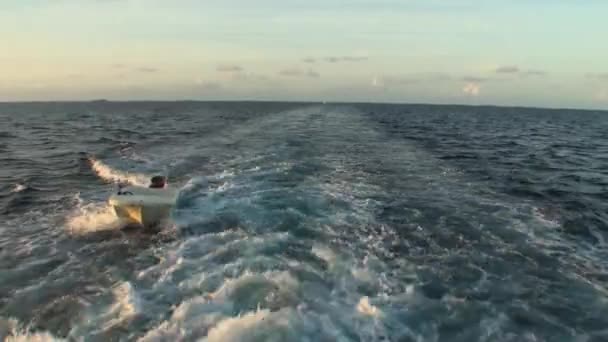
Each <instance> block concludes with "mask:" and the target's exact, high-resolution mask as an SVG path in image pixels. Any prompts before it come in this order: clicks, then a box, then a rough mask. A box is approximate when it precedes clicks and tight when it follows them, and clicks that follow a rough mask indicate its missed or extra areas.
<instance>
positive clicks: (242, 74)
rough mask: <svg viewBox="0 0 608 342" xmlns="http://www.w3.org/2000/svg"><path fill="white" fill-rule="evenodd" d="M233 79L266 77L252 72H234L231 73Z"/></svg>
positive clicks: (259, 78)
mask: <svg viewBox="0 0 608 342" xmlns="http://www.w3.org/2000/svg"><path fill="white" fill-rule="evenodd" d="M232 79H233V80H235V81H267V80H268V77H266V76H265V75H260V74H256V73H252V72H235V73H233V74H232Z"/></svg>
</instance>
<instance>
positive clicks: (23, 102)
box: [0, 98, 608, 113]
mask: <svg viewBox="0 0 608 342" xmlns="http://www.w3.org/2000/svg"><path fill="white" fill-rule="evenodd" d="M167 102H172V103H179V102H200V103H243V102H250V103H251V102H253V103H286V104H289V103H294V104H328V105H329V104H334V105H349V104H350V105H352V104H358V105H365V104H374V105H409V106H437V107H472V108H483V107H491V108H505V109H506V108H514V109H542V110H553V111H564V110H576V111H589V112H607V113H608V108H607V109H600V108H574V107H561V108H560V107H548V106H547V107H544V106H525V105H497V104H462V103H423V102H390V101H327V100H326V101H313V100H300V101H296V100H264V99H252V100H194V99H184V100H109V99H103V98H102V99H93V100H29V101H0V105H2V104H44V103H73V104H76V103H167Z"/></svg>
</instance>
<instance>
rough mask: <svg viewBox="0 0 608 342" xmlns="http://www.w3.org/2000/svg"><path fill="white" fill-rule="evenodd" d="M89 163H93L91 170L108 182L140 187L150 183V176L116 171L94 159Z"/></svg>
mask: <svg viewBox="0 0 608 342" xmlns="http://www.w3.org/2000/svg"><path fill="white" fill-rule="evenodd" d="M89 161H90V162H91V168H92V169H93V171H95V173H96V174H97V176H99V177H100V178H102V179H105V180H107V181H110V182H114V183H128V184H131V185H138V186H148V184H149V182H150V176H147V175H144V174H140V173H131V172H124V171H120V170H116V169H114V168H112V167H111V166H109V165H107V164H104V163H103V162H102V161H100V160H97V159H93V158H91V159H89Z"/></svg>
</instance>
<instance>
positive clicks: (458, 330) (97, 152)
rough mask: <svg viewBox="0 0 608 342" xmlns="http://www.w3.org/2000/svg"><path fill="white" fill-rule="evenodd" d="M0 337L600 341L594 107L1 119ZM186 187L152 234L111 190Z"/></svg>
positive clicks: (57, 112)
mask: <svg viewBox="0 0 608 342" xmlns="http://www.w3.org/2000/svg"><path fill="white" fill-rule="evenodd" d="M0 120H1V122H2V123H3V124H2V125H1V126H0V165H1V167H0V265H1V267H0V337H2V338H4V339H6V340H8V341H29V340H35V341H54V340H58V341H61V340H67V341H466V342H469V341H514V342H515V341H518V342H519V341H552V342H553V341H577V342H583V341H588V342H596V341H607V340H608V245H607V244H606V240H608V113H606V112H593V111H575V110H545V109H522V108H495V107H456V106H424V105H373V104H312V103H308V104H300V103H246V102H243V103H198V102H176V103H144V102H142V103H111V102H96V103H95V102H94V103H30V104H0ZM156 174H164V175H167V176H168V177H169V185H170V186H172V187H176V188H178V189H180V195H179V199H178V202H177V205H176V208H175V210H174V212H173V213H172V221H171V223H169V224H167V225H166V226H165V227H163V231H162V232H161V233H159V234H152V233H148V232H144V231H140V230H124V229H121V228H122V223H121V222H119V221H118V220H117V219H116V217H115V216H114V214H113V212H112V210H111V208H108V207H107V205H106V199H107V197H108V196H109V195H110V194H112V192H114V191H115V189H116V182H130V183H133V184H136V185H137V184H139V185H146V184H147V182H148V179H149V178H150V177H151V176H152V175H156Z"/></svg>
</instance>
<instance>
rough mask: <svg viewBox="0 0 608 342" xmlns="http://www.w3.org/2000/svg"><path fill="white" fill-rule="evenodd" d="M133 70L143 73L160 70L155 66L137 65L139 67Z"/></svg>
mask: <svg viewBox="0 0 608 342" xmlns="http://www.w3.org/2000/svg"><path fill="white" fill-rule="evenodd" d="M135 71H138V72H144V73H155V72H159V71H160V70H158V69H156V68H150V67H139V68H135Z"/></svg>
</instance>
